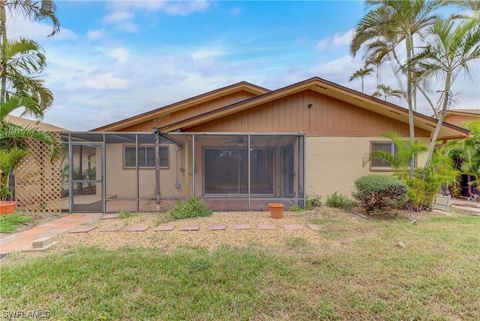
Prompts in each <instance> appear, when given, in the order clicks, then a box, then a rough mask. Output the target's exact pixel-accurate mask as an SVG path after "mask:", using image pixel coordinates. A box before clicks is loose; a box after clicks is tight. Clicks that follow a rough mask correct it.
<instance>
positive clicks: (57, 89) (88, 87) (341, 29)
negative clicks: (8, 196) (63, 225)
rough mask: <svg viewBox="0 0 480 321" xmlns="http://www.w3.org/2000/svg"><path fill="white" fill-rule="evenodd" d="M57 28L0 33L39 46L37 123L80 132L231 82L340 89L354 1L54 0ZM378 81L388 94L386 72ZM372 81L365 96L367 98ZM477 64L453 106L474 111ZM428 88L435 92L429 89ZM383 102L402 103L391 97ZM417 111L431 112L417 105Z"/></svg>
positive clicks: (22, 23)
mask: <svg viewBox="0 0 480 321" xmlns="http://www.w3.org/2000/svg"><path fill="white" fill-rule="evenodd" d="M57 4H58V16H59V18H60V20H61V23H62V30H61V32H60V33H59V34H57V35H56V36H54V37H51V38H47V37H46V35H48V34H49V33H50V31H51V28H50V27H49V26H48V24H47V23H46V22H45V23H43V22H30V21H26V20H25V19H24V18H22V17H20V16H12V15H10V17H9V21H8V27H9V36H10V37H20V36H25V37H28V38H33V39H35V40H37V41H38V42H40V43H41V45H42V46H43V47H44V49H45V51H46V53H47V58H48V68H47V71H46V73H45V78H46V81H47V85H48V87H49V88H51V89H52V91H53V93H54V95H55V103H54V105H53V107H52V108H51V109H50V110H49V111H48V112H47V114H46V116H45V119H44V120H45V121H46V122H49V123H52V124H55V125H59V126H62V127H65V128H67V129H70V130H88V129H92V128H95V127H98V126H101V125H104V124H107V123H109V122H112V121H116V120H119V119H122V118H126V117H128V116H132V115H135V114H138V113H140V112H144V111H147V110H150V109H153V108H156V107H160V106H162V105H165V104H168V103H172V102H175V101H177V100H180V99H185V98H188V97H190V96H193V95H196V94H199V93H202V92H205V91H208V90H212V89H215V88H217V87H220V86H225V85H228V84H231V83H234V82H238V81H241V80H246V81H249V82H253V83H256V84H258V85H261V86H265V87H267V88H270V89H276V88H279V87H282V86H285V85H288V84H291V83H293V82H296V81H300V80H303V79H306V78H308V77H312V76H320V77H322V78H325V79H328V80H330V81H334V82H337V83H340V84H343V85H346V86H349V87H351V88H353V89H357V90H360V88H361V85H360V81H354V82H349V81H348V79H349V77H350V75H351V74H352V73H353V72H354V71H355V70H356V69H358V68H359V67H361V66H362V62H361V61H360V59H359V58H355V59H354V58H352V57H351V56H350V55H349V49H348V45H349V41H350V38H351V35H352V28H353V27H354V26H355V24H356V22H357V21H358V20H359V19H360V17H361V16H362V14H363V13H364V7H363V3H362V2H360V1H352V2H348V1H336V2H327V1H317V2H285V1H284V2H254V1H250V2H233V1H212V2H210V1H207V0H200V1H151V2H143V1H142V2H139V1H136V2H127V1H93V2H81V1H57ZM380 78H381V82H383V83H387V84H390V85H391V86H392V87H395V88H398V85H397V82H396V80H395V77H394V76H393V73H392V71H391V69H390V68H388V67H387V68H385V69H384V70H383V71H382V73H381V75H380ZM375 86H376V80H375V77H371V78H369V79H366V92H367V93H372V92H373V91H375ZM478 88H480V67H479V65H478V64H477V65H475V66H474V68H473V69H472V70H471V78H467V77H460V78H459V79H458V80H457V83H456V87H455V92H456V99H455V107H456V108H462V107H463V108H472V107H475V108H480V91H479V90H478ZM433 90H435V85H433ZM392 102H395V103H398V104H401V105H404V103H403V102H402V101H400V100H392ZM419 111H421V112H424V113H427V114H431V112H430V109H429V107H428V106H427V105H426V104H424V103H422V101H421V103H420V105H419Z"/></svg>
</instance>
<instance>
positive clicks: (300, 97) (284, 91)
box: [64, 77, 468, 212]
mask: <svg viewBox="0 0 480 321" xmlns="http://www.w3.org/2000/svg"><path fill="white" fill-rule="evenodd" d="M435 124H436V120H435V119H433V118H431V117H428V116H425V115H422V114H418V113H415V126H416V128H415V135H416V138H417V140H419V141H422V140H424V141H427V140H428V139H429V138H430V135H431V133H432V131H433V130H434V128H435ZM154 128H158V130H159V131H160V133H161V142H160V159H159V161H160V167H161V169H160V193H161V204H160V205H161V206H167V205H169V204H171V202H172V201H175V200H181V199H187V198H189V197H192V196H196V197H199V198H201V199H202V200H204V201H205V202H207V204H208V205H209V206H210V207H212V208H214V209H222V210H235V209H237V210H248V209H265V208H266V203H268V202H271V201H280V202H283V203H285V204H286V205H287V206H290V205H293V204H302V202H303V200H304V198H305V197H306V196H307V195H320V196H322V198H323V199H325V198H326V196H327V195H329V194H332V193H334V192H340V193H343V194H346V195H349V196H350V195H351V193H352V192H353V190H354V181H355V179H357V178H358V177H361V176H363V175H367V174H372V173H391V172H392V170H391V168H390V167H389V166H388V164H387V163H385V162H383V161H373V162H369V161H368V159H369V154H370V152H371V151H372V150H374V149H381V150H388V151H391V152H392V153H393V152H395V150H394V147H393V146H392V143H391V141H389V140H388V139H385V138H383V137H382V134H384V133H386V132H392V131H394V132H397V133H398V134H400V135H401V136H403V137H408V135H409V128H408V110H406V109H405V108H403V107H400V106H397V105H394V104H392V103H388V102H385V101H383V100H380V99H377V98H374V97H371V96H368V95H365V94H362V93H360V92H357V91H354V90H352V89H349V88H346V87H343V86H340V85H338V84H335V83H332V82H329V81H326V80H324V79H321V78H318V77H315V78H311V79H308V80H305V81H302V82H299V83H295V84H292V85H289V86H286V87H283V88H280V89H277V90H272V91H270V90H268V89H266V88H262V87H259V86H256V85H253V84H250V83H247V82H240V83H236V84H233V85H230V86H227V87H223V88H219V89H217V90H214V91H210V92H207V93H204V94H201V95H198V96H195V97H192V98H189V99H186V100H183V101H180V102H177V103H174V104H171V105H167V106H164V107H161V108H157V109H154V110H152V111H149V112H146V113H142V114H139V115H136V116H133V117H130V118H126V119H124V120H121V121H117V122H115V123H111V124H108V125H105V126H102V127H100V128H96V129H94V130H92V131H90V132H88V133H85V132H81V133H80V132H79V133H70V134H68V135H66V136H65V137H64V142H65V146H66V147H67V146H68V148H69V151H70V155H71V156H70V162H71V164H72V166H70V168H72V169H73V172H75V173H77V174H76V176H75V177H77V178H80V179H77V178H75V179H73V180H72V181H71V182H70V189H71V190H73V191H74V193H71V194H72V197H70V206H69V209H70V211H74V212H75V211H97V212H98V211H100V212H101V211H108V212H110V211H117V210H119V209H122V208H128V209H131V210H140V211H145V210H154V209H155V208H156V203H155V186H156V184H155V170H154V164H155V157H154V155H155V154H154V135H153V134H152V130H153V129H154ZM467 135H468V131H467V130H466V129H463V128H460V127H457V126H455V125H452V124H449V123H445V124H444V125H443V126H442V129H441V131H440V135H439V139H441V140H449V139H459V138H463V137H466V136H467ZM80 152H81V153H80ZM79 153H80V155H81V157H80V158H79V157H78V155H79ZM75 155H77V156H75ZM87 156H88V157H87ZM76 162H77V163H78V164H75V163H76ZM89 162H90V165H89ZM92 162H93V163H92ZM423 162H424V155H419V157H418V160H417V163H418V164H422V163H423ZM88 166H90V167H88ZM80 167H81V168H90V171H91V170H92V168H95V170H94V172H95V173H94V177H93V176H92V175H87V174H86V173H84V172H85V171H84V170H83V172H82V170H79V168H80ZM78 173H82V174H81V175H80V174H78ZM73 176H74V175H72V177H73ZM76 186H78V188H77V187H76ZM80 187H82V188H83V189H85V190H88V192H79V188H80Z"/></svg>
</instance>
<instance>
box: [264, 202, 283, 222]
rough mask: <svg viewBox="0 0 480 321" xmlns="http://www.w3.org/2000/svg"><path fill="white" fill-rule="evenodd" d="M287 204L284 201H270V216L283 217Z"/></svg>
mask: <svg viewBox="0 0 480 321" xmlns="http://www.w3.org/2000/svg"><path fill="white" fill-rule="evenodd" d="M284 208H285V205H284V204H282V203H268V209H269V210H270V217H271V218H275V219H278V218H282V217H283V209H284Z"/></svg>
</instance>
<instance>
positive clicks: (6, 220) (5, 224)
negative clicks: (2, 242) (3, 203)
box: [0, 213, 33, 233]
mask: <svg viewBox="0 0 480 321" xmlns="http://www.w3.org/2000/svg"><path fill="white" fill-rule="evenodd" d="M32 222H33V218H32V217H31V216H28V215H26V214H24V213H13V214H9V215H2V216H0V233H12V232H15V231H17V229H18V228H19V227H21V226H22V224H26V223H32Z"/></svg>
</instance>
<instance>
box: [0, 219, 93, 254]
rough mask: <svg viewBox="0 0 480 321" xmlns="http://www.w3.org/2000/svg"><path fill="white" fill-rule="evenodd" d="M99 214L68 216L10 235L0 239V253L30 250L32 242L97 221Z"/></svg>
mask: <svg viewBox="0 0 480 321" xmlns="http://www.w3.org/2000/svg"><path fill="white" fill-rule="evenodd" d="M99 218H100V214H90V213H88V214H70V215H67V216H65V217H62V218H59V219H56V220H53V221H50V222H48V223H45V224H41V225H38V226H35V227H33V228H31V229H29V230H25V231H22V232H18V233H15V234H11V235H9V236H6V237H4V238H2V239H0V253H1V254H5V253H10V252H15V251H24V250H29V249H31V248H32V243H33V241H35V240H37V239H40V238H44V237H55V236H57V235H60V234H62V233H64V232H67V231H69V230H72V229H75V228H77V227H79V226H81V225H82V224H85V223H90V222H94V221H96V220H98V219H99Z"/></svg>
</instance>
